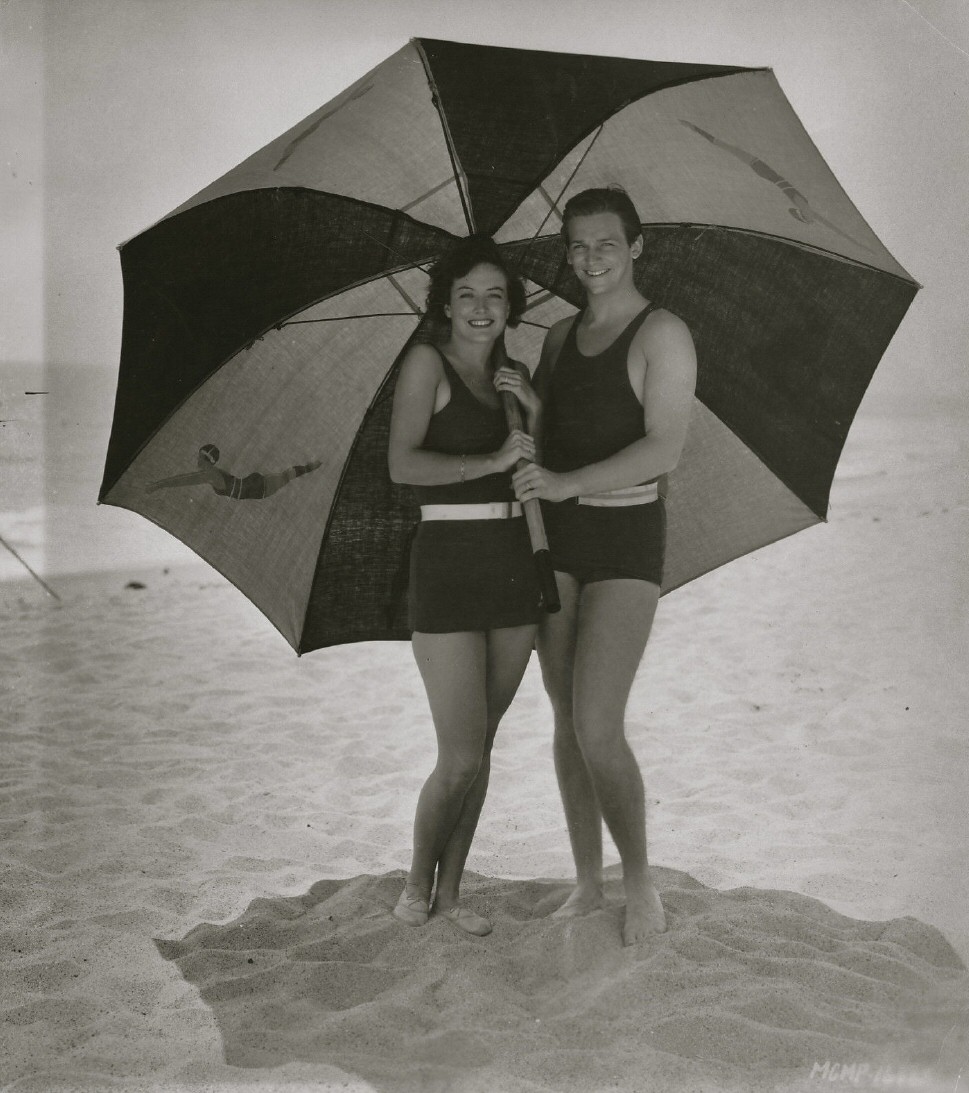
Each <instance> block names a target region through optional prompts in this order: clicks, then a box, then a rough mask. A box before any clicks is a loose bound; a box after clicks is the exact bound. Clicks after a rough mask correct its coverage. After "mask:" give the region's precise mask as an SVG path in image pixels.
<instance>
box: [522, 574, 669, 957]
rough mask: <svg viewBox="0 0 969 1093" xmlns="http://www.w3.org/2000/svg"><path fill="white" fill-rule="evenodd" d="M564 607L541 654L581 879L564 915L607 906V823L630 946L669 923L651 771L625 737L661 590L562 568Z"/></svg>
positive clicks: (546, 626) (551, 622)
mask: <svg viewBox="0 0 969 1093" xmlns="http://www.w3.org/2000/svg"><path fill="white" fill-rule="evenodd" d="M556 576H557V579H558V581H559V590H560V595H561V599H562V611H561V612H560V613H559V615H557V616H550V617H549V618H548V619H546V620H545V622H544V623H543V627H542V631H541V634H540V638H539V655H540V659H541V662H542V672H543V677H544V679H545V686H546V689H547V690H548V692H549V695H550V697H551V700H552V705H553V710H554V713H555V766H556V773H557V774H558V779H559V789H560V791H561V794H562V801H563V806H564V808H565V814H566V822H567V824H568V827H569V837H570V839H571V843H572V852H573V856H574V857H575V863H576V879H577V884H576V888H575V891H574V892H573V893H572V895H571V896H570V897H569V899H568V900H567V901H566V903H565V904H564V905H563V906H562V907H561V908H560V909H559V911H558V912H556V913H557V914H559V915H578V914H585V913H587V912H588V911H591V910H594V909H596V908H597V907H599V906H601V905H602V823H601V821H602V820H603V819H604V820H605V822H606V826H607V827H608V828H609V832H610V834H611V835H612V838H613V841H614V842H615V844H616V848H617V850H618V851H619V856H620V858H621V859H622V866H623V886H624V888H625V892H626V921H625V924H624V927H623V940H624V942H625V944H627V945H632V944H635V943H636V942H638V941H641V940H643V938H645V937H646V936H647V935H649V934H650V933H655V932H657V931H660V930H663V929H665V926H666V922H665V916H664V914H663V908H662V904H661V903H660V900H659V896H658V894H657V892H656V889H655V888H654V887H653V885H652V882H651V881H650V879H649V872H648V867H647V858H646V818H645V801H644V793H643V782H642V777H641V775H640V773H639V767H638V765H637V763H636V759H635V756H634V755H633V753H632V750H631V749H630V747H629V744H628V742H627V741H626V736H625V729H624V717H625V710H626V702H627V700H628V697H629V691H630V688H631V687H632V683H633V680H634V678H635V675H636V670H637V668H638V667H639V663H640V661H641V659H642V655H643V652H644V650H645V648H646V641H647V639H648V637H649V632H650V628H651V626H652V622H653V616H654V615H655V612H656V604H657V601H658V599H659V589H658V588H657V587H656V586H655V585H651V584H647V583H646V582H644V581H631V580H611V581H599V582H595V583H592V584H588V585H585V586H583V587H581V588H580V586H579V585H578V584H577V582H576V581H575V579H574V578H572V577H570V576H569V575H567V574H561V573H559V574H557V575H556Z"/></svg>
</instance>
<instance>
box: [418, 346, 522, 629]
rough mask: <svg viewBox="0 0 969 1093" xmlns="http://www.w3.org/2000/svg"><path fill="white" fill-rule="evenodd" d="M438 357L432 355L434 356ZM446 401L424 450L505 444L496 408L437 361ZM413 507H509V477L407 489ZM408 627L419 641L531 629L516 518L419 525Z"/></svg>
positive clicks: (471, 451) (465, 451) (456, 451)
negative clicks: (463, 633) (490, 504)
mask: <svg viewBox="0 0 969 1093" xmlns="http://www.w3.org/2000/svg"><path fill="white" fill-rule="evenodd" d="M439 352H440V351H439ZM441 360H442V361H443V363H444V374H445V375H446V376H447V380H448V385H449V386H450V388H451V398H450V401H449V402H448V404H447V406H445V407H444V409H443V410H440V411H438V412H437V413H436V414H434V415H433V416H432V417H431V421H430V425H429V426H428V430H427V436H426V437H425V438H424V445H423V446H424V448H425V449H426V450H427V451H432V452H443V453H445V454H447V455H486V454H488V453H489V452H495V451H497V450H498V449H499V448H500V447H501V445H502V444H503V443H504V442H505V438H506V437H507V436H508V426H507V424H506V423H505V417H504V413H503V412H502V410H501V408H500V407H499V408H497V409H492V408H491V407H489V406H485V405H484V403H482V402H480V401H479V400H478V399H477V398H475V396H474V395H473V394H472V393H471V391H470V390H469V389H468V387H467V386H466V385H465V383H464V381H463V380H462V379H461V377H460V376H459V375H458V373H457V372H456V371H455V369H454V367H453V365H451V363H450V362H449V361H448V360H447V358H446V357H445V356H444V354H443V353H442V354H441ZM414 495H415V497H416V500H417V503H418V504H419V505H473V504H481V503H485V502H490V501H514V500H515V495H514V492H513V491H512V488H511V476H510V475H509V474H507V473H504V474H489V475H486V476H485V477H483V478H475V479H473V480H471V481H469V482H453V483H449V484H448V485H444V486H415V487H414ZM408 610H409V623H410V627H411V629H412V630H417V631H419V632H421V633H424V634H448V633H454V632H455V631H459V630H493V629H497V628H498V627H504V626H524V625H527V624H529V623H536V622H538V620H539V617H540V614H541V593H540V591H539V587H538V579H537V577H536V574H535V562H534V559H533V556H532V550H531V546H530V545H529V540H528V528H527V526H526V523H525V519H524V517H521V516H519V517H512V518H510V519H507V520H503V519H498V520H426V521H422V522H421V524H420V526H419V527H418V529H417V535H416V536H415V538H414V544H413V547H412V549H411V558H410V588H409V595H408Z"/></svg>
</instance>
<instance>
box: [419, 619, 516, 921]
mask: <svg viewBox="0 0 969 1093" xmlns="http://www.w3.org/2000/svg"><path fill="white" fill-rule="evenodd" d="M535 631H536V627H534V626H515V627H507V628H503V629H500V630H490V631H488V634H487V648H486V668H485V680H486V682H485V689H486V704H487V731H486V734H485V745H484V752H483V754H482V756H481V766H480V768H479V770H478V776H477V778H476V779H475V780H474V782H473V783H472V785H471V788H470V789H469V790H468V792H467V794H466V795H465V798H464V804H463V806H462V808H461V814H460V816H459V817H458V822H457V824H455V826H454V830H453V831H452V832H451V837H450V838H449V839H448V841H447V844H446V845H445V847H444V851H443V853H442V854H441V857H440V860H439V862H438V869H437V894H436V896H435V899H434V904H435V906H436V907H439V908H444V909H446V908H448V907H451V906H453V905H454V904H456V903H457V902H458V895H459V890H460V884H461V876H462V874H463V873H464V863H465V861H467V857H468V852H469V851H470V849H471V840H472V839H473V838H474V833H475V830H476V828H477V826H478V818H479V817H480V815H481V808H482V806H483V805H484V800H485V796H486V794H487V792H488V779H489V776H490V774H491V746H492V744H493V743H494V739H495V734H496V733H497V731H498V725H499V723H500V721H501V719H502V718H503V717H504V716H505V712H506V711H507V709H508V707H509V706H510V705H511V701H512V699H513V698H514V697H515V694H516V693H517V691H518V687H519V685H520V684H521V681H522V676H523V675H524V674H525V669H526V667H527V666H528V660H529V657H530V656H531V652H532V649H533V648H534V644H535Z"/></svg>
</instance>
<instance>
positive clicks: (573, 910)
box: [552, 885, 606, 918]
mask: <svg viewBox="0 0 969 1093" xmlns="http://www.w3.org/2000/svg"><path fill="white" fill-rule="evenodd" d="M605 905H606V903H605V900H604V899H603V898H602V889H601V888H600V887H599V886H598V885H595V886H589V887H586V886H584V885H579V886H578V887H576V888H573V889H572V894H571V895H570V896H569V898H568V899H567V900H566V901H565V903H563V904H562V906H561V907H560V908H559V909H558V910H557V911H553V912H552V918H581V917H582V915H591V914H592V912H593V911H599V910H601V909H602V908H603V907H605Z"/></svg>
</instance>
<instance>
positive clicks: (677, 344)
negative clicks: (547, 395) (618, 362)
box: [514, 312, 696, 501]
mask: <svg viewBox="0 0 969 1093" xmlns="http://www.w3.org/2000/svg"><path fill="white" fill-rule="evenodd" d="M630 353H631V354H632V355H633V357H634V359H633V361H632V364H633V365H634V371H636V372H637V373H638V372H640V370H641V374H642V377H643V378H642V383H641V387H640V390H641V395H642V401H643V424H644V428H645V433H646V435H645V436H644V437H643V438H642V440H637V441H634V442H633V443H632V444H630V445H628V447H625V448H623V449H622V450H621V451H619V452H616V454H615V455H612V456H610V457H609V458H608V459H603V460H601V461H600V462H598V463H590V464H588V466H585V467H580V468H578V469H577V470H575V471H568V472H564V473H561V474H555V473H553V472H551V471H547V470H545V469H544V468H541V467H535V468H531V467H530V468H526V469H525V470H522V471H519V472H518V474H516V475H515V476H514V483H515V489H516V492H517V493H518V496H519V498H521V499H522V500H527V499H528V498H529V497H542V498H545V499H547V500H549V501H564V500H566V499H567V498H570V497H581V496H584V495H587V494H594V493H602V492H603V491H605V490H616V489H622V488H623V487H625V486H635V485H638V484H639V483H640V482H650V481H652V480H653V479H656V478H659V477H660V476H661V475H664V474H667V473H668V472H669V471H671V470H673V468H674V467H675V466H676V464H677V463H678V461H679V458H680V453H681V452H682V450H683V445H684V443H685V441H686V431H687V428H688V426H689V423H690V412H691V409H692V407H693V393H694V390H695V388H696V351H695V349H694V346H693V338H692V336H691V334H690V332H689V330H688V329H687V326H686V324H685V323H684V322H683V321H682V320H681V319H678V318H677V317H676V316H675V315H671V314H670V313H669V312H662V313H661V314H659V315H657V316H656V318H655V320H654V321H653V322H651V323H649V324H648V326H647V328H646V329H641V330H640V331H639V332H638V333H637V335H636V338H635V339H634V341H633V344H632V347H631V348H630ZM637 354H638V355H639V357H638V359H636V355H637Z"/></svg>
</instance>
